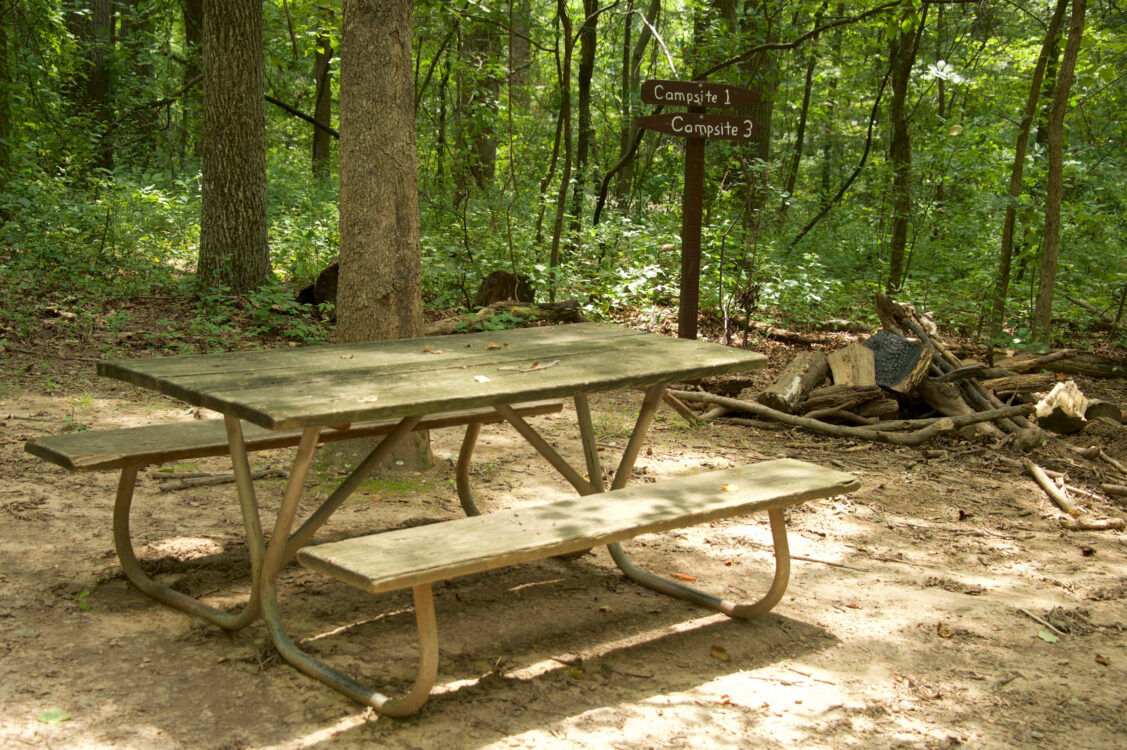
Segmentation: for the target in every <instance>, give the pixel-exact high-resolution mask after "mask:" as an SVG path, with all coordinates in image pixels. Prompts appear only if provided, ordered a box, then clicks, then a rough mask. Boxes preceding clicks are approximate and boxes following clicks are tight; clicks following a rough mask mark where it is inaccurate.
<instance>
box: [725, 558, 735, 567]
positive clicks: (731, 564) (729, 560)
mask: <svg viewBox="0 0 1127 750" xmlns="http://www.w3.org/2000/svg"><path fill="white" fill-rule="evenodd" d="M724 564H725V565H727V566H729V567H731V566H733V565H735V564H736V561H735V560H733V559H732V558H730V557H729V558H728V559H727V560H725V561H724Z"/></svg>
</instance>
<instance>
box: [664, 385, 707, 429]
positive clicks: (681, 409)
mask: <svg viewBox="0 0 1127 750" xmlns="http://www.w3.org/2000/svg"><path fill="white" fill-rule="evenodd" d="M661 400H662V401H664V402H665V405H666V406H668V407H669V408H670V409H672V410H673V411H675V412H677V413H678V414H680V415H681V416H682V417H683V418H684V419H685V421H686V422H688V423H689V424H690V425H691V426H693V427H696V426H697V425H698V424H700V421H701V420H700V418H699V417H697V415H696V414H694V413H693V412H692V411H690V410H689V407H687V406H685V404H684V403H683V402H682V401H681V400H680V399H679V398H677V397H676V396H673V395H671V394H670V393H669V392H666V393H664V394H663V395H662V397H661Z"/></svg>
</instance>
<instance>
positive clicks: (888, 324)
mask: <svg viewBox="0 0 1127 750" xmlns="http://www.w3.org/2000/svg"><path fill="white" fill-rule="evenodd" d="M877 312H878V315H879V316H880V319H881V323H882V327H881V329H880V330H879V331H877V332H876V333H875V334H873V335H872V336H870V337H868V338H867V339H865V340H864V341H862V342H859V343H852V344H849V345H847V346H845V347H843V348H840V349H838V350H836V351H833V352H830V353H829V354H826V353H825V352H822V351H807V352H803V353H802V354H800V355H798V356H796V357H795V358H794V359H793V360H791V362H790V363H789V364H788V365H787V366H786V367H785V368H784V369H783V370H782V371H781V372H780V373H779V375H778V377H777V378H776V379H775V380H774V381H773V382H772V383H771V384H770V385H769V386H768V387H767V388H765V389H764V390H762V391H761V392H759V393H758V394H755V395H754V400H751V399H744V398H738V399H737V398H727V397H724V396H718V395H715V394H712V393H707V392H704V391H699V392H698V391H673V392H671V393H670V396H671V398H672V399H677V400H680V401H684V402H695V403H698V404H706V405H708V406H709V407H711V408H710V410H709V411H706V412H704V413H703V414H702V415H698V416H696V419H698V420H709V419H715V418H718V417H724V418H725V419H726V420H727V421H730V422H733V423H736V424H748V425H752V426H758V427H765V428H771V427H779V426H793V427H800V428H803V429H806V430H809V431H813V432H817V433H821V434H825V435H831V436H834V437H842V438H856V439H860V440H870V441H876V442H882V443H892V444H896V445H907V446H920V445H923V444H924V443H926V442H928V441H930V440H933V439H934V438H936V437H937V436H940V435H944V434H949V433H958V435H959V436H960V437H962V438H964V439H967V440H986V441H988V442H989V443H990V444H991V445H992V447H994V448H1001V447H1003V446H1005V445H1012V446H1013V447H1014V448H1016V449H1018V450H1020V451H1025V450H1028V449H1031V448H1034V447H1037V446H1040V445H1042V444H1043V443H1044V442H1045V440H1046V439H1048V438H1051V437H1052V436H1054V435H1060V434H1071V433H1075V432H1079V431H1080V430H1082V429H1084V427H1085V426H1086V425H1087V424H1089V423H1091V422H1092V421H1094V420H1106V421H1108V422H1112V423H1115V424H1117V425H1121V424H1122V423H1123V413H1122V410H1121V409H1120V407H1119V406H1118V405H1116V404H1114V403H1109V402H1104V401H1099V400H1094V399H1089V398H1087V397H1086V396H1085V395H1084V394H1083V393H1082V392H1081V390H1080V388H1079V387H1078V386H1077V385H1076V383H1075V382H1073V381H1072V380H1067V379H1065V377H1066V376H1065V375H1064V374H1062V373H1067V372H1084V373H1085V374H1091V375H1103V376H1119V377H1123V376H1125V375H1127V373H1125V372H1123V371H1122V369H1121V368H1119V367H1117V366H1116V365H1115V364H1114V363H1107V362H1098V361H1097V362H1093V361H1092V360H1091V358H1090V357H1089V358H1085V357H1083V356H1081V355H1080V353H1079V352H1076V351H1075V350H1063V351H1059V352H1054V353H1052V354H1050V355H1046V356H1042V357H1037V358H1025V359H1016V358H1010V359H999V360H996V361H994V362H993V363H982V362H975V361H969V360H968V361H963V360H961V359H960V358H959V357H958V356H957V355H956V353H955V351H956V350H954V347H951V346H948V345H947V344H945V342H944V341H943V340H942V339H941V337H940V336H939V335H938V333H937V329H936V326H935V325H934V323H932V322H931V321H930V320H928V319H927V318H926V317H925V316H923V315H921V314H920V313H918V312H917V311H916V310H915V309H914V308H912V307H911V306H909V305H904V304H901V303H898V302H895V301H893V300H890V299H888V298H886V297H882V296H878V298H877ZM1045 370H1049V371H1048V372H1046V371H1045ZM914 415H920V416H914ZM1094 450H1095V451H1097V453H1095V454H1093V455H1095V456H1096V457H1097V458H1103V459H1105V460H1106V461H1107V462H1108V463H1110V464H1112V465H1113V466H1114V467H1115V469H1116V471H1117V472H1118V473H1120V474H1122V475H1124V482H1127V468H1125V467H1124V466H1123V465H1122V464H1119V463H1118V462H1116V461H1114V460H1113V459H1111V458H1110V457H1108V456H1107V454H1106V453H1103V451H1100V450H1099V449H1098V448H1096V449H1094ZM1089 452H1091V449H1089ZM1015 463H1016V461H1015ZM1024 467H1025V468H1026V470H1028V471H1029V473H1030V474H1031V475H1032V476H1034V478H1036V479H1037V480H1038V482H1039V483H1040V482H1041V477H1039V476H1038V471H1040V472H1041V473H1042V474H1044V471H1043V470H1040V469H1039V467H1036V465H1035V464H1032V462H1030V461H1029V460H1028V459H1025V464H1024ZM1050 483H1051V481H1050ZM1042 486H1044V485H1042ZM1110 486H1112V487H1115V486H1117V485H1110ZM1046 492H1049V494H1050V496H1051V495H1052V493H1051V492H1050V491H1049V490H1048V489H1046ZM1054 501H1056V502H1057V504H1058V505H1061V502H1060V501H1059V500H1058V499H1057V498H1054ZM1061 507H1062V508H1063V509H1064V510H1065V511H1066V512H1068V513H1069V514H1070V515H1071V516H1076V515H1077V514H1076V513H1074V510H1075V505H1072V506H1071V507H1065V505H1061ZM1114 520H1115V521H1117V522H1118V524H1122V523H1123V521H1122V520H1121V519H1114ZM1085 527H1086V528H1091V527H1092V526H1091V524H1090V523H1089V524H1087V525H1086V526H1085ZM1101 527H1103V526H1101ZM1113 527H1115V528H1118V527H1120V526H1113Z"/></svg>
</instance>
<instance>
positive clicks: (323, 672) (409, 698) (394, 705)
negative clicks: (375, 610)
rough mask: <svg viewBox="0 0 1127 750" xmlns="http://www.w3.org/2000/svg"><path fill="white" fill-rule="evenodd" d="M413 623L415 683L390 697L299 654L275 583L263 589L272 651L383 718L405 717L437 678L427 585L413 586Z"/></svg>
mask: <svg viewBox="0 0 1127 750" xmlns="http://www.w3.org/2000/svg"><path fill="white" fill-rule="evenodd" d="M413 593H414V596H415V620H416V623H417V625H418V632H419V671H418V674H417V675H416V677H415V683H414V685H412V686H411V689H410V690H408V691H407V692H406V693H404V694H403V695H401V696H398V697H389V696H386V695H384V694H383V693H380V692H378V691H376V690H372V689H370V688H367V687H365V686H364V685H361V684H360V683H359V682H357V681H356V680H354V679H352V678H351V677H349V676H348V675H346V674H344V673H343V672H340V671H338V670H336V669H333V668H332V667H330V666H329V665H328V664H325V663H324V662H322V661H320V660H318V659H314V658H313V657H312V656H310V655H309V654H307V653H305V652H304V651H302V650H301V649H300V648H298V647H297V645H296V644H294V642H293V641H292V640H291V639H290V637H289V635H287V634H286V630H285V627H284V626H283V625H282V620H281V616H280V614H279V612H278V608H277V601H276V598H275V597H276V595H277V591H276V587H275V584H274V582H270V583H268V584H265V585H264V586H263V599H264V606H263V618H264V619H265V621H266V628H267V630H269V632H270V637H271V638H272V639H273V641H274V646H275V648H277V649H278V653H280V654H281V655H282V658H284V659H285V660H286V661H288V662H289V663H290V664H292V665H293V666H294V667H296V668H297V669H298V670H299V671H301V672H304V673H305V674H307V675H309V676H310V677H312V678H313V679H315V680H318V681H320V682H323V683H324V684H326V685H328V686H329V687H331V688H333V689H334V690H336V691H338V692H340V693H343V694H344V695H347V696H348V697H349V698H351V699H352V700H354V701H356V702H357V703H361V704H363V705H365V706H371V707H372V708H374V709H375V710H376V711H378V712H379V713H381V714H383V715H385V716H408V715H410V714H413V713H415V712H416V711H418V710H419V708H421V707H422V705H423V703H425V702H426V700H427V698H428V697H430V690H431V688H432V687H433V686H434V682H435V679H436V678H437V677H438V625H437V621H436V619H435V616H434V597H433V595H432V592H431V588H430V584H429V583H424V584H420V585H418V586H415V587H414V589H413Z"/></svg>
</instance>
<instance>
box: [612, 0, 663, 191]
mask: <svg viewBox="0 0 1127 750" xmlns="http://www.w3.org/2000/svg"><path fill="white" fill-rule="evenodd" d="M635 15H637V12H635V13H633V14H630V15H628V16H627V17H626V20H625V23H626V29H625V32H624V34H623V37H624V38H623V42H622V44H623V50H622V66H623V67H622V93H621V96H622V125H621V128H622V131H621V133H620V135H619V140H620V146H621V148H622V154H623V155H625V154H628V153H629V152H630V147H631V137H632V135H633V132H634V130H633V127H634V98H633V96H634V94H633V92H635V91H637V90H638V89H639V88H640V87H641V85H642V57H643V56H644V55H645V54H646V47H647V45H649V43H650V40H651V39H653V31H652V29H651V27H654V28H656V27H657V23H658V20H659V17H660V15H661V0H650V5H649V8H648V9H647V10H646V15H645V16H644V18H642V19H639V21H638V38H637V40H636V41H634V42H631V41H630V39H631V37H632V36H633V35H632V34H631V33H630V31H631V29H633V28H634V24H633V18H634V16H635ZM633 182H634V160H633V159H632V158H631V159H628V160H627V161H626V163H625V164H623V165H622V168H621V169H619V170H618V173H617V174H616V175H615V183H614V194H615V198H616V199H617V200H618V203H619V205H620V206H625V205H626V201H627V200H628V197H629V194H630V186H631V184H632V183H633Z"/></svg>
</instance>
